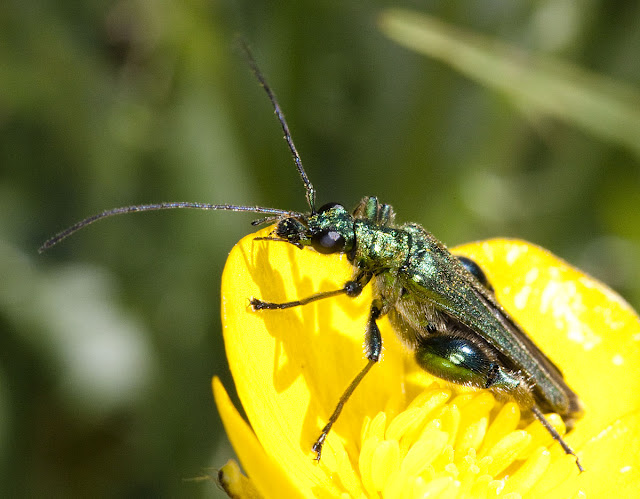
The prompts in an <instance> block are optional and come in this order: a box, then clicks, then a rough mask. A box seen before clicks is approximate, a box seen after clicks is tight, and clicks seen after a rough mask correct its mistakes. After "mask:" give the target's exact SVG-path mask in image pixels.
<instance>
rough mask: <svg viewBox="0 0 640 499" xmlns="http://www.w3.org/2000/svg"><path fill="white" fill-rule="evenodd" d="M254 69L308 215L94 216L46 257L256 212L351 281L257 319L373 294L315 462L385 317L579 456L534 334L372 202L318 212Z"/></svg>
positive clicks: (566, 401)
mask: <svg viewBox="0 0 640 499" xmlns="http://www.w3.org/2000/svg"><path fill="white" fill-rule="evenodd" d="M242 46H243V49H244V51H245V53H246V55H247V60H248V62H249V66H250V68H251V70H252V72H253V73H254V75H255V76H256V78H257V79H258V81H259V83H260V84H261V86H262V87H263V88H264V90H265V92H266V93H267V96H268V98H269V100H270V101H271V104H272V106H273V109H274V111H275V114H276V116H277V119H278V121H279V122H280V125H281V127H282V130H283V132H284V138H285V141H286V143H287V145H288V147H289V150H290V152H291V155H292V157H293V160H294V163H295V165H296V168H297V171H298V173H299V175H300V177H301V179H302V182H303V184H304V187H305V193H306V200H307V204H308V207H309V212H308V213H300V212H295V211H287V210H282V209H276V208H266V207H261V206H241V205H233V204H209V203H193V202H172V203H156V204H145V205H135V206H126V207H121V208H115V209H111V210H106V211H103V212H102V213H99V214H97V215H94V216H91V217H88V218H86V219H84V220H81V221H79V222H78V223H76V224H74V225H72V226H71V227H69V228H67V229H65V230H63V231H62V232H60V233H58V234H57V235H55V236H54V237H52V238H51V239H49V240H48V241H46V242H45V243H44V244H43V245H42V247H41V248H40V251H41V252H42V251H44V250H46V249H48V248H50V247H51V246H53V245H55V244H57V243H58V242H60V241H61V240H62V239H64V238H66V237H68V236H69V235H71V234H72V233H74V232H76V231H77V230H79V229H81V228H83V227H86V226H87V225H89V224H91V223H93V222H95V221H97V220H100V219H102V218H106V217H110V216H113V215H119V214H124V213H132V212H141V211H152V210H162V209H174V208H195V209H203V210H222V211H237V212H252V213H260V214H263V215H265V216H264V217H263V218H261V219H259V220H255V221H254V222H252V224H254V225H260V224H266V223H271V224H274V229H273V231H272V233H271V235H270V236H268V237H263V238H262V239H267V240H271V241H282V242H286V243H289V244H292V245H294V246H296V247H297V248H300V249H303V248H307V247H310V248H313V250H315V251H317V252H319V253H321V254H327V255H328V254H339V253H342V254H344V255H346V257H347V259H348V261H349V262H350V264H351V265H352V267H353V275H352V277H351V279H349V280H348V281H347V282H346V283H345V284H344V285H343V286H342V287H341V288H339V289H336V290H333V291H327V292H321V293H317V294H314V295H311V296H307V297H303V298H301V299H298V300H295V301H291V302H286V303H274V302H269V301H264V300H262V299H259V298H251V299H250V304H251V306H252V307H253V310H254V311H264V310H276V309H279V310H281V309H287V308H291V307H297V306H303V305H306V304H308V303H311V302H314V301H317V300H322V299H327V298H331V297H334V296H337V295H341V294H344V295H347V296H349V297H356V296H359V295H360V294H361V292H362V290H363V289H364V287H365V286H367V285H371V286H373V297H374V298H373V301H372V303H371V305H370V309H369V315H368V319H367V324H366V331H365V340H364V343H365V356H366V359H367V363H366V365H365V366H364V367H363V368H362V369H361V370H360V371H359V373H358V374H357V375H356V377H355V378H354V379H353V380H352V381H351V383H350V384H349V385H348V386H347V388H346V390H345V391H344V392H343V394H342V396H341V397H340V399H339V401H338V403H337V405H336V408H335V410H334V411H333V413H332V414H331V416H330V417H329V419H328V421H327V423H326V425H325V426H324V428H323V429H322V431H321V433H320V435H319V437H318V438H317V440H316V441H315V443H314V444H313V446H312V449H313V451H314V452H315V454H316V456H315V459H316V460H318V461H319V460H320V458H321V454H322V447H323V445H324V442H325V440H326V438H327V436H328V434H329V432H330V431H331V428H332V426H333V425H334V423H335V422H336V421H337V419H338V418H339V416H340V413H341V411H342V409H343V407H344V405H345V404H346V403H347V401H348V399H349V398H350V396H351V395H352V393H353V392H354V390H355V389H356V388H357V386H358V385H359V383H360V382H361V381H362V379H363V378H364V377H365V376H366V375H367V373H368V372H369V371H370V370H371V368H372V367H373V366H374V365H375V364H376V363H377V362H378V361H379V360H380V357H381V353H382V337H381V334H380V329H379V327H378V324H377V322H378V320H379V319H380V318H381V317H383V316H387V317H388V318H389V320H390V322H391V325H392V326H393V329H394V331H395V332H396V334H397V335H398V336H399V338H400V339H401V340H402V341H403V343H404V344H405V345H406V346H407V348H408V350H410V351H411V352H413V355H414V358H415V360H416V362H417V364H418V365H419V366H420V367H421V368H422V369H424V370H425V371H427V372H429V373H431V374H433V375H435V376H437V377H439V378H441V379H444V380H445V381H448V382H452V383H455V384H459V385H465V386H469V387H474V388H479V389H488V390H490V391H491V392H493V393H494V394H495V395H496V396H497V398H499V399H513V400H515V401H516V402H517V403H518V405H519V406H520V407H521V408H522V409H524V410H526V411H530V412H531V413H532V414H533V416H534V417H535V418H536V419H538V420H539V421H540V423H542V425H543V426H544V428H545V429H546V430H547V431H548V432H549V433H550V434H551V436H552V437H553V438H554V439H555V440H556V441H558V442H559V443H560V445H561V446H562V448H563V450H564V451H565V452H566V453H567V454H570V455H573V456H575V457H576V465H577V467H578V469H579V470H580V471H583V468H582V465H581V464H580V461H579V460H578V458H577V456H576V454H575V452H574V451H573V450H572V449H571V447H569V445H568V444H567V443H566V442H565V441H564V439H563V438H562V436H561V435H560V434H559V433H558V432H557V431H556V430H555V429H554V428H553V426H551V424H550V423H549V421H548V420H547V419H546V417H545V416H544V414H543V413H544V412H555V413H557V414H558V415H559V416H560V417H561V418H562V419H563V421H564V422H565V424H566V426H567V428H568V429H569V430H570V429H571V428H572V426H573V423H574V422H575V420H577V419H578V418H579V417H581V415H582V406H581V404H580V401H579V399H578V396H577V395H576V394H575V393H574V392H573V391H572V390H571V388H570V387H569V386H568V385H567V383H566V382H565V380H564V378H563V376H562V373H561V371H560V369H559V368H558V367H557V366H556V365H555V364H553V362H551V360H549V359H548V358H547V356H546V355H545V354H544V353H543V352H542V351H541V350H540V349H539V348H538V347H537V346H536V345H535V344H534V342H533V341H532V340H531V339H530V338H529V337H528V336H527V335H526V333H525V332H524V330H523V329H522V327H520V326H519V325H518V323H517V322H516V321H515V320H514V319H513V317H512V316H511V315H510V314H509V313H508V311H506V310H505V309H504V308H503V307H502V306H501V305H500V303H499V302H498V301H497V299H496V297H495V294H494V293H493V289H492V287H491V284H490V283H489V281H488V279H487V277H486V276H485V274H484V272H483V271H482V269H481V268H480V267H479V266H478V265H477V264H476V263H475V262H474V261H473V260H470V259H468V258H466V257H456V256H454V255H453V254H451V253H450V252H449V250H448V249H447V248H446V246H445V245H444V244H443V243H441V242H440V241H439V240H438V239H436V238H435V237H434V236H433V235H432V234H430V233H429V232H427V231H426V230H425V229H424V228H423V227H421V226H420V225H417V224H412V223H409V224H403V225H398V224H396V223H395V212H394V210H393V208H392V207H391V206H390V205H388V204H384V203H381V202H380V201H379V200H378V198H377V197H374V196H367V197H365V198H363V199H362V201H361V202H360V203H359V204H358V205H357V206H356V208H355V210H353V212H349V211H347V210H346V209H345V207H344V206H342V205H341V204H338V203H327V204H324V205H323V206H321V207H320V208H316V191H315V189H314V187H313V185H312V183H311V181H310V180H309V178H308V176H307V173H306V171H305V170H304V167H303V165H302V160H301V158H300V155H299V154H298V151H297V149H296V147H295V145H294V142H293V139H292V137H291V133H290V131H289V127H288V125H287V122H286V120H285V118H284V114H283V112H282V110H281V108H280V105H279V104H278V101H277V99H276V97H275V95H274V93H273V91H272V90H271V88H270V87H269V85H268V84H267V82H266V80H265V78H264V76H263V74H262V73H261V71H260V70H259V68H258V66H257V64H256V62H255V60H254V58H253V56H252V55H251V52H250V51H249V49H248V47H247V46H246V45H245V44H242Z"/></svg>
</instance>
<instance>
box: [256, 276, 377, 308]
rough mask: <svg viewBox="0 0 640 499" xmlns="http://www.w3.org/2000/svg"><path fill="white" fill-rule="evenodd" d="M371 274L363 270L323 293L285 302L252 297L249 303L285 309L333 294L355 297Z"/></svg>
mask: <svg viewBox="0 0 640 499" xmlns="http://www.w3.org/2000/svg"><path fill="white" fill-rule="evenodd" d="M371 277H372V276H371V275H370V274H368V273H364V272H361V273H360V274H358V275H357V276H356V277H355V278H354V279H353V280H351V281H347V282H346V283H345V284H344V286H342V288H340V289H336V290H333V291H323V292H322V293H316V294H314V295H311V296H307V297H306V298H301V299H300V300H294V301H288V302H284V303H272V302H268V301H263V300H260V299H258V298H251V300H249V303H250V304H251V306H252V307H253V310H283V309H285V308H291V307H299V306H301V305H306V304H307V303H311V302H314V301H318V300H324V299H325V298H331V297H333V296H339V295H347V296H348V297H349V298H355V297H357V296H360V293H362V290H363V288H364V287H365V286H366V285H367V283H368V282H369V281H370V280H371Z"/></svg>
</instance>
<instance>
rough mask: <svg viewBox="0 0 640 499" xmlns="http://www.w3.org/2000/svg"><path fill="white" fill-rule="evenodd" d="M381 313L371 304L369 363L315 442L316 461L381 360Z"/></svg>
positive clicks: (366, 341)
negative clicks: (351, 401)
mask: <svg viewBox="0 0 640 499" xmlns="http://www.w3.org/2000/svg"><path fill="white" fill-rule="evenodd" d="M380 313H381V312H380V308H379V307H378V305H377V303H376V302H374V303H373V304H372V305H371V312H370V313H369V321H368V322H367V331H366V334H365V352H366V355H367V359H368V361H369V362H367V365H366V366H364V368H363V369H362V370H361V371H360V372H359V373H358V375H357V376H356V377H355V378H354V379H353V381H352V382H351V383H349V386H348V387H347V389H346V390H345V391H344V393H343V394H342V396H341V397H340V400H339V401H338V405H336V408H335V409H334V410H333V413H332V414H331V416H330V417H329V421H328V422H327V424H326V425H325V426H324V428H322V433H321V434H320V436H319V437H318V440H316V442H315V443H314V444H313V447H312V449H313V451H314V452H315V453H316V461H320V455H321V454H322V446H323V445H324V442H325V440H326V439H327V435H328V434H329V432H330V431H331V427H332V426H333V424H334V423H335V422H336V421H337V420H338V417H340V413H341V412H342V409H343V408H344V405H345V404H346V403H347V400H349V397H351V395H352V394H353V392H354V390H355V389H356V387H357V386H358V385H359V384H360V382H361V381H362V379H363V378H364V377H365V375H366V374H367V373H368V372H369V371H370V370H371V368H372V367H373V365H374V364H375V363H376V362H378V361H379V360H380V354H381V353H382V336H381V335H380V329H379V328H378V324H377V323H376V320H377V319H378V318H379V317H380Z"/></svg>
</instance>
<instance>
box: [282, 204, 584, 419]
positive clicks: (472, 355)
mask: <svg viewBox="0 0 640 499" xmlns="http://www.w3.org/2000/svg"><path fill="white" fill-rule="evenodd" d="M276 234H277V236H278V237H279V238H281V239H285V240H287V241H289V242H291V243H293V244H295V245H297V246H299V247H301V246H306V245H311V246H312V247H314V248H315V249H316V250H318V251H320V252H322V253H335V252H342V253H345V254H346V255H347V256H348V258H349V260H350V261H351V263H352V264H353V265H354V282H359V283H362V285H365V284H366V283H368V282H369V281H371V282H372V284H373V286H374V300H375V302H374V304H375V306H376V307H378V308H379V311H380V315H381V316H382V315H387V316H388V317H389V319H390V321H391V323H392V325H393V327H394V329H395V331H396V332H397V334H398V335H399V336H400V338H401V339H402V340H403V341H404V342H405V343H406V344H407V346H408V347H409V348H410V349H411V350H413V351H414V352H415V356H416V360H417V361H418V363H419V364H420V365H421V367H422V368H424V369H425V370H426V371H429V372H431V373H432V374H434V375H436V376H439V377H441V378H444V379H446V380H448V381H451V382H454V383H458V384H465V385H469V386H476V387H479V388H488V389H491V390H492V391H493V392H495V393H496V394H498V395H501V396H508V397H511V398H513V399H515V400H516V401H517V402H518V403H519V405H520V406H521V407H523V408H524V409H531V408H532V407H534V406H537V407H538V408H539V409H540V410H542V411H552V412H556V413H558V414H559V415H560V416H562V418H563V419H564V420H565V422H566V423H567V424H568V426H571V424H572V420H573V419H575V418H577V417H579V416H580V413H581V407H580V403H579V401H578V398H577V396H576V395H575V393H574V392H573V391H572V390H571V389H570V388H569V387H568V386H567V385H566V383H565V381H564V379H563V377H562V374H561V373H560V371H559V370H558V369H557V368H556V366H555V365H553V363H552V362H551V361H550V360H549V359H548V358H547V357H546V356H545V355H544V354H543V353H542V352H541V351H540V350H539V349H538V348H537V347H536V346H535V345H534V344H533V342H532V341H531V340H530V339H529V338H528V337H527V336H526V335H525V333H524V332H523V331H522V329H521V328H520V327H519V326H518V325H517V323H516V322H515V321H514V320H513V319H512V318H511V316H510V315H509V314H508V313H507V312H506V311H505V310H504V309H503V308H502V307H501V306H500V304H499V303H498V302H497V301H496V299H495V296H494V295H493V293H492V292H491V291H490V290H489V289H488V288H487V287H486V286H483V285H482V284H481V283H480V282H479V281H478V279H477V278H476V277H475V276H474V275H473V274H471V273H470V272H469V271H468V270H467V269H466V268H465V266H464V265H462V263H461V262H460V261H459V260H458V258H456V257H455V256H454V255H452V254H451V253H450V252H449V251H448V250H447V248H446V247H445V246H444V245H443V244H442V243H441V242H440V241H438V240H437V239H436V238H434V237H433V236H432V235H431V234H430V233H429V232H427V231H426V230H424V229H423V228H422V227H420V226H419V225H415V224H406V225H402V226H399V227H397V226H395V225H394V213H393V210H392V208H391V207H390V206H389V205H384V204H380V203H379V202H378V200H377V198H375V197H366V198H364V199H363V200H362V201H361V202H360V204H359V205H358V207H357V208H356V209H355V210H354V212H353V214H350V213H349V212H347V211H346V210H345V208H344V207H342V206H341V205H338V204H329V205H325V206H324V207H322V208H320V210H318V212H317V213H312V214H311V215H308V216H303V217H296V218H286V219H283V220H281V221H280V222H279V224H278V226H277V229H276Z"/></svg>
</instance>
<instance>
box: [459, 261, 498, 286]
mask: <svg viewBox="0 0 640 499" xmlns="http://www.w3.org/2000/svg"><path fill="white" fill-rule="evenodd" d="M457 258H458V260H459V261H460V263H461V264H462V266H463V267H464V268H465V269H467V270H468V271H469V273H470V274H473V276H474V277H475V278H476V279H478V281H480V284H482V285H483V286H484V287H485V288H487V289H488V290H489V291H493V286H492V285H491V283H490V282H489V279H487V275H486V274H485V273H484V271H483V270H482V269H481V268H480V265H478V264H477V263H476V262H474V261H473V260H472V259H471V258H467V257H466V256H458V257H457Z"/></svg>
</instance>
